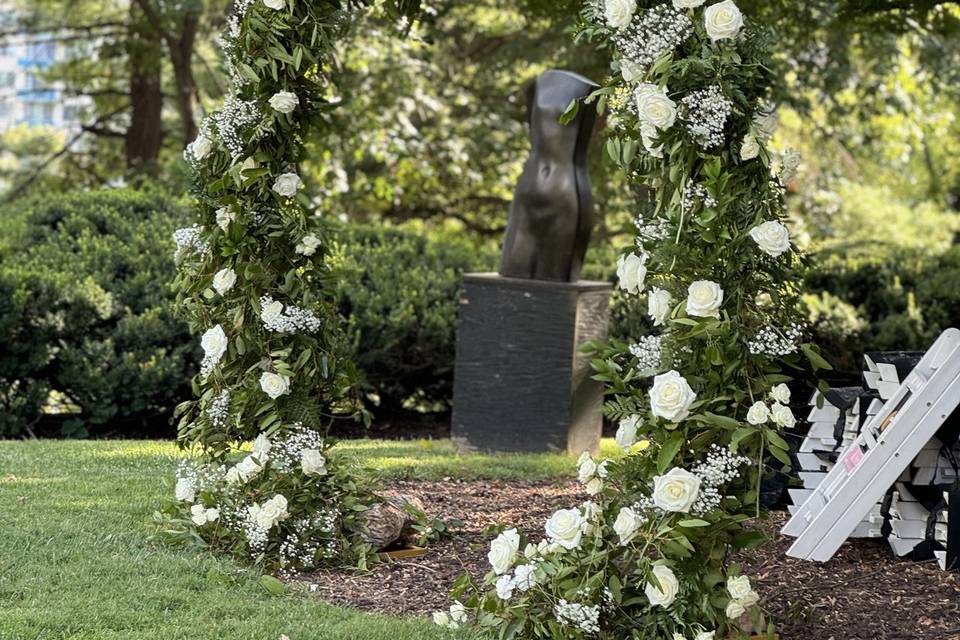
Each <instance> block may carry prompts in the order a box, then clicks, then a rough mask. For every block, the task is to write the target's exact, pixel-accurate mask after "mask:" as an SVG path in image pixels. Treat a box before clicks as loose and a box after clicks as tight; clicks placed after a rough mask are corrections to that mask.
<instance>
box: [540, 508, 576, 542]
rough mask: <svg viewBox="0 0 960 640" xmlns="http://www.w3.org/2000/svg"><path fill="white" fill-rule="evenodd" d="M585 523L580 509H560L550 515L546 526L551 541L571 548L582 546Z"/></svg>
mask: <svg viewBox="0 0 960 640" xmlns="http://www.w3.org/2000/svg"><path fill="white" fill-rule="evenodd" d="M584 524H585V522H584V519H583V515H582V514H581V513H580V510H579V509H560V510H559V511H557V512H555V513H554V514H553V515H552V516H550V519H549V520H547V523H546V525H545V527H544V528H545V529H546V532H547V536H548V537H549V538H550V540H551V541H553V542H555V543H557V544H558V545H560V546H561V547H563V548H564V549H568V550H569V549H576V548H577V547H579V546H580V540H581V539H582V537H583V526H584Z"/></svg>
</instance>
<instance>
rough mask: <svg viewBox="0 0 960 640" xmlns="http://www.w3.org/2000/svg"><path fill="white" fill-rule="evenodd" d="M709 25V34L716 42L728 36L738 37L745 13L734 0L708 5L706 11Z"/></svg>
mask: <svg viewBox="0 0 960 640" xmlns="http://www.w3.org/2000/svg"><path fill="white" fill-rule="evenodd" d="M704 20H705V22H706V26H707V35H708V36H710V39H711V40H713V41H714V42H716V41H717V40H724V39H727V38H736V37H737V34H739V33H740V29H742V28H743V14H742V13H740V9H738V8H737V5H736V4H734V3H733V0H724V2H719V3H717V4H714V5H711V6H709V7H707V10H706V11H705V12H704Z"/></svg>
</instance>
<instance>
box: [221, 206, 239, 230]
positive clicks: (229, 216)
mask: <svg viewBox="0 0 960 640" xmlns="http://www.w3.org/2000/svg"><path fill="white" fill-rule="evenodd" d="M236 219H237V213H236V212H235V211H234V210H233V209H231V208H230V207H221V208H220V209H217V226H218V227H220V228H221V229H223V230H224V231H226V230H227V227H229V226H230V223H231V222H233V221H234V220H236Z"/></svg>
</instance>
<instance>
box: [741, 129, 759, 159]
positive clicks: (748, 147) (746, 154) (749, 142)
mask: <svg viewBox="0 0 960 640" xmlns="http://www.w3.org/2000/svg"><path fill="white" fill-rule="evenodd" d="M758 155H760V142H759V141H758V140H757V138H756V136H754V135H753V134H752V133H748V134H747V135H745V136H743V144H741V145H740V159H741V160H744V161H746V160H753V159H754V158H756V157H757V156H758Z"/></svg>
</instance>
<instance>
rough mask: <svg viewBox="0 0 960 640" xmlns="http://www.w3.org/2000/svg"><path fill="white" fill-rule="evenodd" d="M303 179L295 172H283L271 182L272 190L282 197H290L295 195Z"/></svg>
mask: <svg viewBox="0 0 960 640" xmlns="http://www.w3.org/2000/svg"><path fill="white" fill-rule="evenodd" d="M302 184H303V181H302V180H301V179H300V176H298V175H297V174H295V173H284V174H281V175H279V176H277V179H276V181H274V183H273V190H274V191H275V192H276V193H277V194H279V195H280V196H282V197H284V198H292V197H293V196H295V195H297V191H299V190H300V186H301V185H302Z"/></svg>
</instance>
